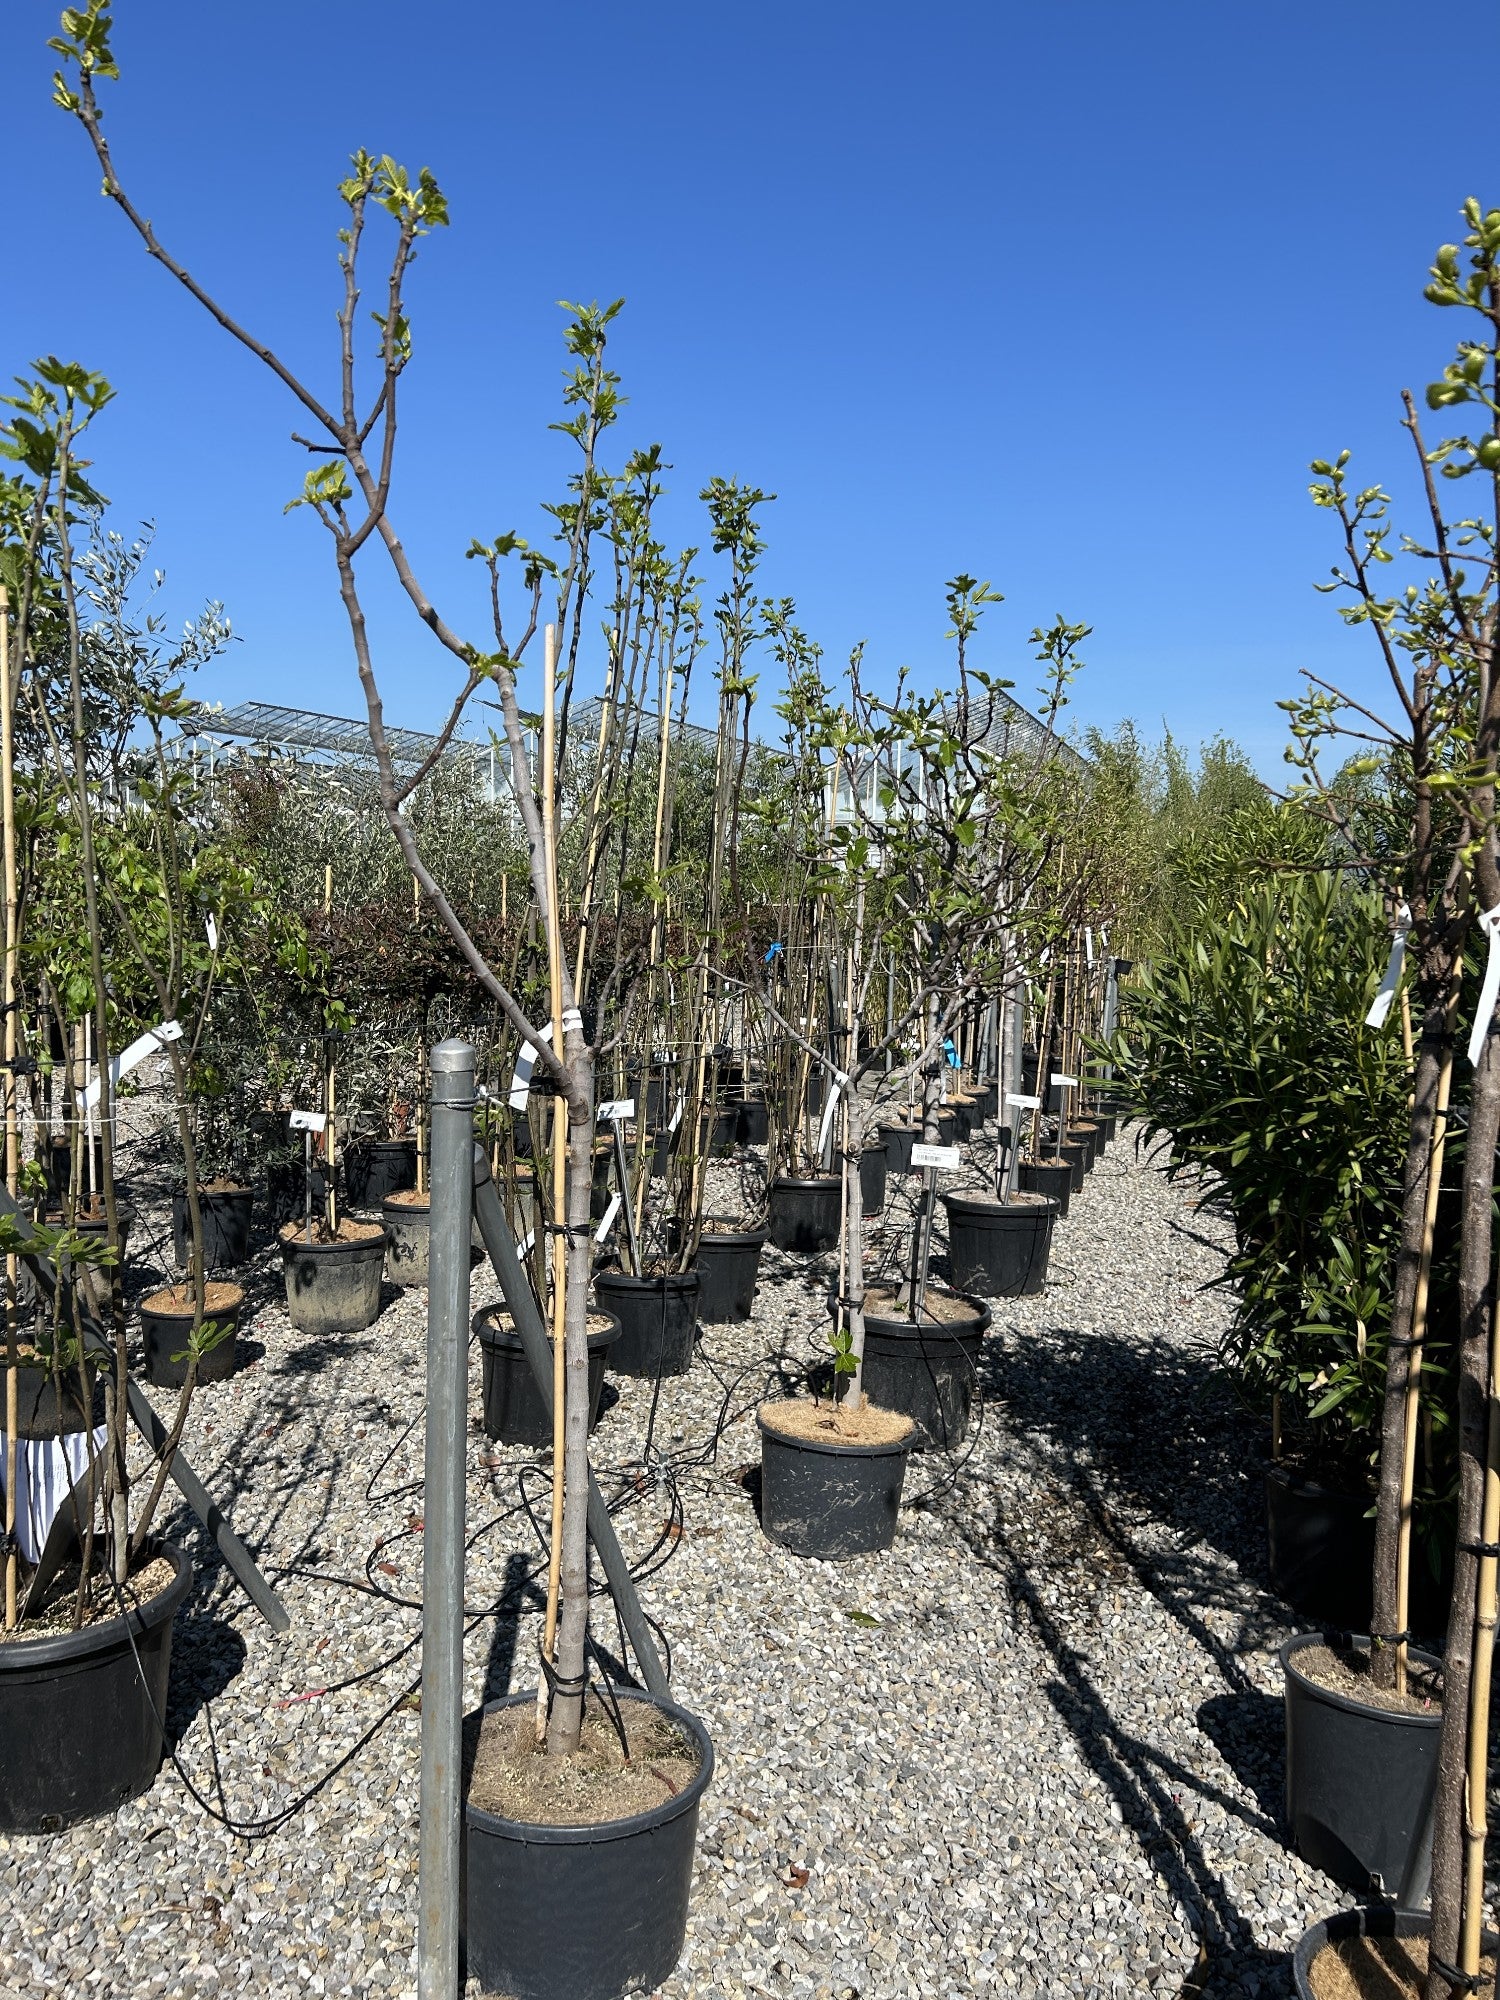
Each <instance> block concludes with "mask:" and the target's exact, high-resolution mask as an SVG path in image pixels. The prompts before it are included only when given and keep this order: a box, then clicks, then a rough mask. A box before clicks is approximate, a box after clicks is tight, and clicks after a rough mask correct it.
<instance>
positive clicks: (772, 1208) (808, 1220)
mask: <svg viewBox="0 0 1500 2000" xmlns="http://www.w3.org/2000/svg"><path fill="white" fill-rule="evenodd" d="M841 1197H842V1188H841V1186H840V1183H839V1179H838V1176H837V1175H836V1174H814V1175H810V1176H797V1175H793V1174H784V1175H781V1176H779V1177H778V1178H777V1179H776V1180H774V1181H772V1183H771V1190H770V1197H769V1201H768V1205H767V1220H768V1223H769V1226H770V1233H771V1241H772V1242H773V1243H774V1244H775V1245H776V1248H777V1249H778V1250H797V1251H801V1252H803V1253H804V1254H806V1255H812V1254H814V1253H816V1252H818V1251H822V1250H831V1249H832V1248H833V1247H834V1245H835V1244H836V1243H837V1242H838V1240H839V1223H840V1220H841V1217H842V1206H841Z"/></svg>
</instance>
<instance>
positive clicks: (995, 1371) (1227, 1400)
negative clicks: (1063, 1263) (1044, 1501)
mask: <svg viewBox="0 0 1500 2000" xmlns="http://www.w3.org/2000/svg"><path fill="white" fill-rule="evenodd" d="M1003 1310H1004V1309H1003V1307H1002V1308H1001V1309H1000V1312H997V1314H996V1318H997V1320H999V1318H1000V1314H1001V1312H1003ZM983 1383H984V1388H985V1392H986V1395H987V1396H988V1397H989V1398H990V1399H991V1400H992V1401H993V1400H995V1399H998V1400H999V1401H1000V1402H1001V1403H1002V1404H1003V1405H1004V1406H1005V1407H1004V1409H1003V1410H1002V1411H1001V1412H1000V1413H998V1421H999V1422H1000V1423H1001V1424H1002V1425H1004V1426H1005V1427H1006V1428H1008V1429H1010V1430H1014V1431H1018V1432H1020V1433H1022V1434H1023V1435H1026V1436H1041V1437H1043V1438H1046V1439H1049V1440H1050V1441H1051V1442H1052V1443H1053V1444H1054V1445H1055V1446H1057V1447H1059V1448H1060V1449H1061V1451H1062V1452H1063V1454H1064V1455H1065V1457H1066V1458H1067V1460H1068V1461H1070V1462H1071V1463H1073V1464H1075V1465H1077V1464H1080V1463H1081V1464H1082V1465H1083V1466H1085V1467H1088V1468H1090V1469H1091V1470H1092V1472H1093V1473H1095V1474H1097V1477H1098V1482H1099V1484H1100V1485H1101V1486H1102V1488H1103V1489H1104V1490H1105V1491H1106V1492H1107V1493H1108V1494H1109V1496H1110V1506H1111V1508H1112V1509H1113V1510H1114V1512H1115V1513H1116V1514H1127V1515H1128V1514H1134V1513H1135V1512H1136V1511H1137V1510H1139V1512H1140V1514H1141V1515H1142V1516H1143V1517H1149V1518H1150V1519H1151V1520H1153V1521H1159V1522H1161V1523H1163V1524H1164V1525H1165V1526H1167V1527H1168V1528H1170V1529H1171V1531H1172V1533H1173V1534H1174V1535H1175V1536H1177V1537H1178V1538H1179V1539H1180V1540H1181V1542H1182V1543H1183V1544H1184V1546H1186V1547H1192V1546H1193V1545H1195V1544H1197V1543H1206V1544H1207V1545H1208V1546H1209V1547H1210V1548H1213V1549H1217V1550H1219V1551H1220V1553H1221V1554H1223V1555H1225V1556H1228V1557H1229V1558H1230V1559H1231V1561H1233V1562H1234V1563H1235V1564H1236V1566H1237V1567H1238V1568H1239V1569H1241V1570H1242V1571H1243V1572H1245V1573H1246V1574H1247V1575H1249V1576H1259V1575H1260V1574H1262V1573H1263V1571H1264V1567H1265V1561H1266V1547H1265V1522H1264V1512H1263V1509H1264V1501H1263V1499H1262V1496H1261V1489H1260V1483H1259V1480H1258V1479H1257V1478H1255V1477H1254V1476H1253V1472H1254V1467H1255V1463H1256V1459H1257V1454H1258V1446H1259V1434H1258V1432H1257V1430H1256V1427H1255V1425H1254V1424H1253V1423H1252V1421H1251V1420H1250V1418H1249V1417H1247V1416H1246V1415H1245V1414H1244V1412H1243V1411H1241V1410H1240V1409H1239V1407H1238V1406H1237V1404H1236V1403H1235V1401H1234V1398H1233V1395H1232V1393H1231V1391H1230V1389H1229V1386H1228V1384H1227V1383H1226V1382H1225V1381H1224V1379H1223V1377H1222V1376H1221V1375H1220V1374H1219V1372H1218V1370H1217V1369H1216V1367H1215V1366H1214V1364H1213V1362H1212V1359H1211V1357H1210V1356H1208V1355H1207V1354H1203V1353H1198V1354H1195V1353H1192V1352H1190V1351H1186V1350H1184V1349H1183V1348H1181V1347H1178V1346H1173V1345H1170V1344H1169V1343H1168V1342H1166V1341H1161V1340H1157V1341H1150V1342H1142V1341H1141V1340H1139V1339H1134V1340H1132V1339H1126V1338H1122V1337H1120V1336H1117V1335H1113V1334H1107V1333H1077V1332H1073V1331H1070V1330H1066V1329H1062V1330H1058V1331H1056V1332H1053V1333H1052V1334H1050V1335H1049V1337H1048V1338H1047V1340H1045V1341H1044V1342H1041V1343H1038V1342H1037V1341H1035V1340H1034V1339H1033V1338H1032V1337H1031V1336H1030V1335H1028V1334H1025V1333H1018V1334H1017V1337H1016V1341H1015V1345H1014V1346H1012V1347H1009V1348H1007V1347H1006V1346H1005V1345H1004V1344H1003V1343H1001V1342H997V1341H986V1342H985V1349H984V1368H983Z"/></svg>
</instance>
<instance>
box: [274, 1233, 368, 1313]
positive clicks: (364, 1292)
mask: <svg viewBox="0 0 1500 2000" xmlns="http://www.w3.org/2000/svg"><path fill="white" fill-rule="evenodd" d="M278 1241H279V1242H280V1245H281V1265H282V1275H283V1277H284V1278H285V1280H286V1309H287V1313H288V1315H289V1316H290V1319H291V1322H292V1325H293V1326H294V1327H296V1328H297V1330H298V1331H299V1332H300V1333H358V1332H359V1331H360V1330H361V1329H362V1328H364V1327H367V1326H373V1325H374V1323H375V1321H376V1320H377V1319H379V1317H380V1281H381V1279H382V1277H383V1276H384V1274H385V1231H384V1230H383V1229H382V1228H381V1226H380V1224H379V1223H378V1222H355V1223H350V1222H348V1221H345V1222H341V1223H340V1225H339V1234H338V1236H337V1237H336V1238H334V1239H333V1240H331V1241H329V1242H320V1241H319V1239H318V1236H317V1233H316V1231H315V1232H314V1235H313V1239H312V1241H311V1242H310V1243H309V1242H308V1240H307V1236H306V1233H305V1231H304V1229H303V1226H302V1224H301V1223H299V1222H288V1223H286V1224H285V1225H284V1226H283V1227H282V1229H281V1230H280V1231H279V1232H278Z"/></svg>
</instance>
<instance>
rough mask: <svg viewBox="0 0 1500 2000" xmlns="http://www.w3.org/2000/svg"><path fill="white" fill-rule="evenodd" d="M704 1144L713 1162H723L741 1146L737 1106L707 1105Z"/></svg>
mask: <svg viewBox="0 0 1500 2000" xmlns="http://www.w3.org/2000/svg"><path fill="white" fill-rule="evenodd" d="M702 1133H703V1137H702V1144H703V1147H704V1150H705V1151H706V1152H707V1154H708V1157H709V1158H710V1159H711V1160H722V1159H724V1158H725V1157H726V1156H727V1155H728V1154H730V1153H732V1152H733V1151H734V1149H735V1147H736V1146H737V1145H738V1144H739V1134H740V1108H739V1106H738V1105H737V1104H711V1105H705V1106H704V1110H703V1120H702Z"/></svg>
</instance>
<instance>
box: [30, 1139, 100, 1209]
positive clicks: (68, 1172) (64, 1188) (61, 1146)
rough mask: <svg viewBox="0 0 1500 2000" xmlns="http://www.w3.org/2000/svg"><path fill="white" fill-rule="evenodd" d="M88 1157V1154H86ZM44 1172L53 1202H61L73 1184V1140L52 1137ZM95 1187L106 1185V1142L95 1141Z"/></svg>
mask: <svg viewBox="0 0 1500 2000" xmlns="http://www.w3.org/2000/svg"><path fill="white" fill-rule="evenodd" d="M85 1157H87V1154H85ZM43 1166H44V1171H45V1172H46V1176H47V1193H48V1196H49V1197H50V1198H51V1200H53V1201H55V1202H61V1201H62V1200H63V1199H64V1197H65V1196H66V1194H67V1192H68V1189H69V1188H70V1187H71V1186H72V1184H73V1142H72V1139H71V1138H68V1137H63V1136H59V1135H58V1134H57V1133H54V1134H53V1135H52V1138H51V1140H50V1141H49V1143H48V1146H47V1151H46V1155H45V1159H44V1162H43ZM93 1184H94V1186H95V1187H96V1188H102V1187H103V1185H104V1141H103V1139H95V1141H94V1183H93Z"/></svg>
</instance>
